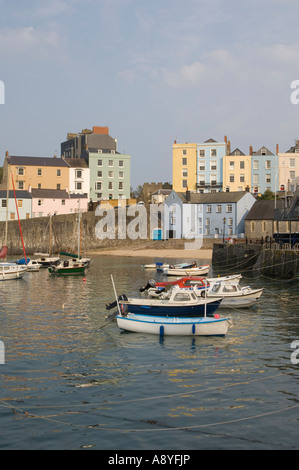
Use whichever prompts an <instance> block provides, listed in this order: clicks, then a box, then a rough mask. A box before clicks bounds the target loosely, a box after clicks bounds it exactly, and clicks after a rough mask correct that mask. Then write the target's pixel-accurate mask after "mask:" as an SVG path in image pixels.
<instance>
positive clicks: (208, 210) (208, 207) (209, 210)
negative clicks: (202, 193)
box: [207, 204, 212, 213]
mask: <svg viewBox="0 0 299 470" xmlns="http://www.w3.org/2000/svg"><path fill="white" fill-rule="evenodd" d="M210 212H212V206H211V204H208V205H207V213H210Z"/></svg>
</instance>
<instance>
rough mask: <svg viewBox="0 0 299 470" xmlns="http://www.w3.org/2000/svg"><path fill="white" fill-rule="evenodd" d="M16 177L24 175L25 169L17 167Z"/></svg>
mask: <svg viewBox="0 0 299 470" xmlns="http://www.w3.org/2000/svg"><path fill="white" fill-rule="evenodd" d="M17 175H19V176H23V175H25V168H23V167H21V166H20V167H18V168H17Z"/></svg>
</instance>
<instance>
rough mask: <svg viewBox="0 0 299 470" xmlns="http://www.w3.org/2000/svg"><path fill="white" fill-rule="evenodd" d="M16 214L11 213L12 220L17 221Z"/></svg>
mask: <svg viewBox="0 0 299 470" xmlns="http://www.w3.org/2000/svg"><path fill="white" fill-rule="evenodd" d="M15 217H16V214H15V213H14V212H11V213H10V220H15Z"/></svg>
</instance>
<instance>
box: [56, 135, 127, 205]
mask: <svg viewBox="0 0 299 470" xmlns="http://www.w3.org/2000/svg"><path fill="white" fill-rule="evenodd" d="M61 156H62V157H63V158H65V161H68V160H69V159H70V158H73V159H74V160H76V159H80V158H81V159H83V160H85V161H86V163H87V165H88V168H89V172H90V173H89V178H90V181H89V183H90V184H89V198H90V200H91V201H92V202H97V201H101V200H111V199H129V198H130V164H131V156H130V155H128V154H121V153H119V152H118V151H117V139H115V138H113V137H112V136H110V135H109V128H108V127H99V126H94V127H93V128H92V130H91V129H83V130H82V132H80V133H78V134H71V133H69V134H68V135H67V141H65V142H62V143H61Z"/></svg>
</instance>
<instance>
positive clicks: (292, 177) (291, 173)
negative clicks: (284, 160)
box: [290, 171, 295, 180]
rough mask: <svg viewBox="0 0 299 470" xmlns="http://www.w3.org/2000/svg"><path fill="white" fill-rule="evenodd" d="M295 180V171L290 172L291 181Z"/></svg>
mask: <svg viewBox="0 0 299 470" xmlns="http://www.w3.org/2000/svg"><path fill="white" fill-rule="evenodd" d="M294 179H295V171H290V180H294Z"/></svg>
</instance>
